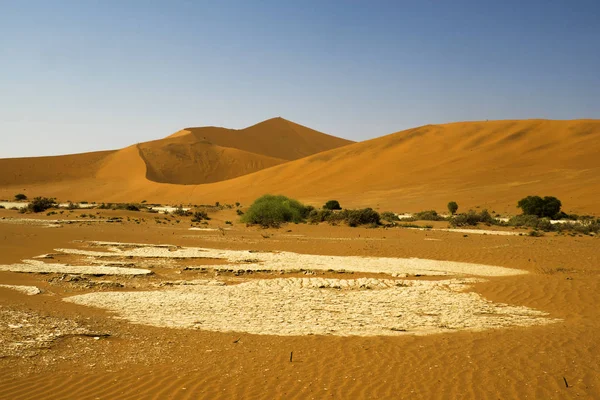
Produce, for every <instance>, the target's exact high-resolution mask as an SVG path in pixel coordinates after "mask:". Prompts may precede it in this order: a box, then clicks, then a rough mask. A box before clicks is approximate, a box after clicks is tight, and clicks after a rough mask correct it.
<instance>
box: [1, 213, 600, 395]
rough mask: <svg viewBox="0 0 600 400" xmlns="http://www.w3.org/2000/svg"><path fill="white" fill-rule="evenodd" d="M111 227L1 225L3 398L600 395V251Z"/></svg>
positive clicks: (565, 243)
mask: <svg viewBox="0 0 600 400" xmlns="http://www.w3.org/2000/svg"><path fill="white" fill-rule="evenodd" d="M84 212H85V211H84V210H81V211H79V210H77V211H75V212H74V214H75V216H76V215H77V214H78V213H79V214H80V213H84ZM102 212H103V213H105V214H106V217H110V216H114V215H117V214H119V213H120V214H119V215H121V216H123V220H122V221H123V222H119V223H112V224H88V223H86V222H81V221H78V222H74V223H71V224H61V225H60V227H58V228H56V229H45V228H44V224H41V223H36V224H25V223H7V224H0V265H1V266H2V268H1V269H2V271H0V316H1V319H0V339H1V341H0V353H1V354H0V356H1V357H0V373H2V376H3V379H2V380H1V381H0V398H11V399H25V398H84V399H85V398H94V399H95V398H102V399H104V398H106V399H112V398H131V399H134V398H155V399H159V398H182V399H185V398H189V399H193V398H298V399H304V398H359V399H360V398H439V399H445V398H484V399H485V398H490V399H492V398H493V399H497V398H545V399H546V398H547V399H552V398H555V399H561V398H598V397H600V378H599V371H598V367H597V366H598V365H600V355H599V354H600V349H599V348H598V347H599V346H598V340H597V339H598V336H597V331H598V328H600V326H598V325H599V324H600V318H599V317H600V315H599V314H600V311H598V307H597V304H598V302H599V301H600V290H599V289H600V274H599V271H600V260H599V256H598V253H597V248H598V240H599V239H598V238H593V237H579V236H576V237H569V236H556V235H554V234H549V235H547V236H545V237H541V238H532V237H528V236H518V235H510V236H501V235H491V234H489V235H471V234H469V235H468V236H467V237H465V236H464V235H463V234H457V233H455V232H446V231H442V230H437V231H434V230H429V231H419V230H410V229H399V228H396V229H386V230H384V229H365V228H347V227H341V226H335V227H332V226H328V225H319V226H310V225H290V226H287V227H284V228H281V229H278V230H260V229H256V228H247V227H245V226H242V225H241V224H237V223H235V222H234V224H233V226H228V227H229V228H230V229H229V230H227V231H225V230H224V229H218V228H219V227H222V228H224V227H225V225H224V223H223V222H224V221H225V220H233V221H235V220H236V218H235V216H234V215H231V214H232V213H228V212H227V211H222V212H219V213H215V215H214V218H213V220H211V221H210V224H209V225H208V226H205V227H204V228H205V229H213V230H201V231H190V230H189V227H190V225H189V221H185V220H184V221H180V222H179V223H177V222H176V221H175V218H174V217H168V218H167V219H163V220H164V221H165V223H161V224H158V223H155V222H154V221H153V220H152V219H151V218H148V221H147V222H143V223H134V222H133V220H132V221H131V222H128V221H127V217H128V216H131V217H132V218H133V217H134V216H139V215H140V213H134V212H123V211H110V210H108V211H102ZM15 216H16V212H15V211H9V210H0V217H15ZM20 217H22V218H28V216H27V215H25V216H22V215H20ZM37 218H38V219H40V218H39V217H37ZM152 218H153V217H152ZM161 218H163V217H161ZM41 219H44V218H41ZM73 219H76V218H73ZM436 228H440V229H443V228H444V227H443V226H441V225H440V226H436ZM27 260H29V261H27ZM58 266H61V268H66V267H68V268H71V269H68V270H64V269H63V270H60V269H54V268H58ZM19 268H21V270H19ZM31 268H34V269H33V270H32V269H31ZM94 268H104V269H106V270H107V271H104V270H95V269H94ZM25 270H27V271H25ZM137 270H140V271H148V272H151V273H145V274H143V275H142V274H137V273H133V272H135V271H137ZM108 271H112V272H115V271H118V272H119V273H116V274H112V273H107V272H108ZM23 272H28V273H23ZM567 385H568V387H567Z"/></svg>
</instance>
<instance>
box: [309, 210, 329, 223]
mask: <svg viewBox="0 0 600 400" xmlns="http://www.w3.org/2000/svg"><path fill="white" fill-rule="evenodd" d="M332 214H333V211H331V210H327V209H325V210H311V211H310V212H309V213H308V217H307V218H308V222H310V223H311V224H318V223H319V222H325V221H329V219H330V217H331V215H332Z"/></svg>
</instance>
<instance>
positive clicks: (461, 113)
mask: <svg viewBox="0 0 600 400" xmlns="http://www.w3.org/2000/svg"><path fill="white" fill-rule="evenodd" d="M599 21H600V2H598V1H585V0H580V1H577V0H573V1H558V0H546V1H537V0H531V1H512V0H508V1H486V0H480V1H467V0H454V1H442V0H439V1H427V0H422V1H399V0H398V1H351V0H348V1H297V2H291V1H290V2H287V1H259V0H256V1H225V0H223V1H212V2H209V1H168V2H167V1H162V2H161V1H151V0H148V1H133V0H130V1H111V0H104V1H101V0H97V1H91V0H89V1H86V0H81V1H59V0H56V1H27V2H25V1H3V0H0V71H1V74H0V94H1V95H0V134H1V139H2V140H1V142H0V143H1V144H0V158H3V157H20V156H33V155H53V154H64V153H75V152H82V151H93V150H101V149H114V148H120V147H124V146H127V145H130V144H133V143H137V142H141V141H147V140H152V139H157V138H162V137H164V136H167V135H169V134H171V133H173V132H175V131H177V130H179V129H181V128H184V127H187V126H205V125H216V126H225V127H230V128H243V127H245V126H249V125H253V124H255V123H257V122H259V121H262V120H265V119H267V118H271V117H275V116H282V117H284V118H287V119H290V120H292V121H295V122H298V123H301V124H303V125H306V126H309V127H311V128H314V129H317V130H320V131H323V132H326V133H329V134H333V135H336V136H341V137H345V138H349V139H353V140H365V139H369V138H373V137H377V136H382V135H385V134H388V133H392V132H395V131H399V130H402V129H407V128H411V127H415V126H419V125H424V124H429V123H444V122H452V121H464V120H485V119H523V118H549V119H574V118H600V73H599V72H598V71H600V23H599Z"/></svg>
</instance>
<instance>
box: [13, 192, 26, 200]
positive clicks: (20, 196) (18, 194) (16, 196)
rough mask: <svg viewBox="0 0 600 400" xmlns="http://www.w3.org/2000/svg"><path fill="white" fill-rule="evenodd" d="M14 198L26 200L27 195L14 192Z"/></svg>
mask: <svg viewBox="0 0 600 400" xmlns="http://www.w3.org/2000/svg"><path fill="white" fill-rule="evenodd" d="M15 200H17V201H22V200H27V196H25V195H24V194H23V193H17V194H15Z"/></svg>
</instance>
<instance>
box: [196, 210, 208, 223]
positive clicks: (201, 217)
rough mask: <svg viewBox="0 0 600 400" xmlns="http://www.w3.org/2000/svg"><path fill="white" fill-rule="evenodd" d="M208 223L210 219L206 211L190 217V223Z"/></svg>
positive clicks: (197, 212)
mask: <svg viewBox="0 0 600 400" xmlns="http://www.w3.org/2000/svg"><path fill="white" fill-rule="evenodd" d="M204 220H206V221H209V220H210V217H209V216H208V213H207V212H206V211H196V212H194V216H193V217H192V222H200V221H204Z"/></svg>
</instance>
